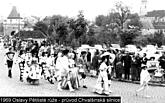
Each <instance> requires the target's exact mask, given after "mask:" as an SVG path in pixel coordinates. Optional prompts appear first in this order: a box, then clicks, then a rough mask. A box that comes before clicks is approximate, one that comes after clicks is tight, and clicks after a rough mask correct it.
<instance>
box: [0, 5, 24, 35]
mask: <svg viewBox="0 0 165 103" xmlns="http://www.w3.org/2000/svg"><path fill="white" fill-rule="evenodd" d="M21 20H22V18H21V17H20V14H19V13H18V12H17V9H16V6H13V7H12V10H11V12H10V14H9V16H8V17H7V19H6V20H5V21H4V23H3V24H4V29H5V30H4V35H11V34H12V35H13V33H14V32H18V31H20V29H22V27H23V23H22V21H21Z"/></svg>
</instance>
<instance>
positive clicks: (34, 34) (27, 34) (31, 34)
mask: <svg viewBox="0 0 165 103" xmlns="http://www.w3.org/2000/svg"><path fill="white" fill-rule="evenodd" d="M19 35H20V38H21V39H29V38H32V39H45V38H46V37H47V36H46V35H45V34H44V33H42V32H41V31H39V30H34V31H20V32H18V33H16V34H15V35H14V36H15V37H19Z"/></svg>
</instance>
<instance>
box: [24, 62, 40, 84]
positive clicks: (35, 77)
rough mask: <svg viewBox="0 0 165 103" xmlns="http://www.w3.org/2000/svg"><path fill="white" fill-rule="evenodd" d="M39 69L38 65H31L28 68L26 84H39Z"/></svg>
mask: <svg viewBox="0 0 165 103" xmlns="http://www.w3.org/2000/svg"><path fill="white" fill-rule="evenodd" d="M41 71H42V70H41V68H40V67H39V65H38V64H37V65H34V64H33V65H31V66H30V71H29V73H28V77H27V82H29V83H33V84H34V83H35V82H37V84H38V83H39V79H40V78H41Z"/></svg>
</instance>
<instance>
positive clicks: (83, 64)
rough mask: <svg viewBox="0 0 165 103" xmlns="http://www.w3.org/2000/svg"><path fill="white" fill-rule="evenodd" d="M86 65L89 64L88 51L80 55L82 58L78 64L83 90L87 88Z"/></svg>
mask: <svg viewBox="0 0 165 103" xmlns="http://www.w3.org/2000/svg"><path fill="white" fill-rule="evenodd" d="M86 63H87V60H86V51H82V52H81V55H80V58H79V59H78V64H79V67H80V69H79V73H80V75H81V79H80V80H81V81H82V85H83V88H87V86H86V83H85V82H86V72H87V67H86Z"/></svg>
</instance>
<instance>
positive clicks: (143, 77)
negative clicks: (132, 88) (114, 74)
mask: <svg viewBox="0 0 165 103" xmlns="http://www.w3.org/2000/svg"><path fill="white" fill-rule="evenodd" d="M150 80H151V77H150V74H149V72H148V70H147V66H146V65H142V71H141V73H140V86H141V87H140V88H139V89H138V90H136V95H137V94H138V93H139V92H140V91H142V90H143V92H144V91H145V90H146V96H145V97H150V96H148V95H147V89H148V82H149V81H150Z"/></svg>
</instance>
